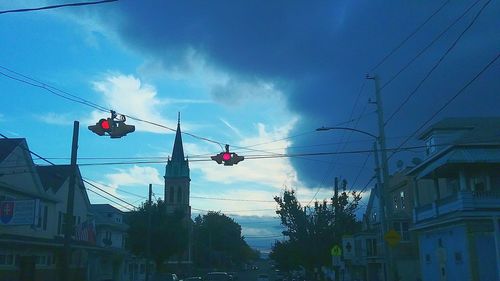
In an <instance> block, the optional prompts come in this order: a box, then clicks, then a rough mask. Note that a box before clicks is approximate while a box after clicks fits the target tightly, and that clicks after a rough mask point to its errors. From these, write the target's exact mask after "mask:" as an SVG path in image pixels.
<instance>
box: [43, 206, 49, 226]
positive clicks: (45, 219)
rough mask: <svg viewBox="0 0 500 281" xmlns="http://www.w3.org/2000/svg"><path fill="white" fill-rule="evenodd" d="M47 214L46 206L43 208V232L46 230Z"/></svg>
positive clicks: (47, 208)
mask: <svg viewBox="0 0 500 281" xmlns="http://www.w3.org/2000/svg"><path fill="white" fill-rule="evenodd" d="M48 212H49V207H48V206H44V207H43V224H42V229H43V230H47V219H48Z"/></svg>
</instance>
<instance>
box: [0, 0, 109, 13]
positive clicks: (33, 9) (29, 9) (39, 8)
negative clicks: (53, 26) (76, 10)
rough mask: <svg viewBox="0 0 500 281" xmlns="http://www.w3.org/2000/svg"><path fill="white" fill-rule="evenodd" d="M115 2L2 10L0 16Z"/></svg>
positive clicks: (105, 0)
mask: <svg viewBox="0 0 500 281" xmlns="http://www.w3.org/2000/svg"><path fill="white" fill-rule="evenodd" d="M116 1H118V0H102V1H94V2H78V3H67V4H60V5H51V6H43V7H37V8H25V9H15V10H4V11H0V14H7V13H21V12H33V11H40V10H50V9H56V8H63V7H78V6H88V5H97V4H104V3H110V2H116Z"/></svg>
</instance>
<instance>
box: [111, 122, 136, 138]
mask: <svg viewBox="0 0 500 281" xmlns="http://www.w3.org/2000/svg"><path fill="white" fill-rule="evenodd" d="M134 131H135V126H134V125H127V124H125V123H124V122H119V123H115V127H114V128H113V129H112V130H111V132H109V135H110V137H111V138H112V139H116V138H121V137H123V136H126V135H127V134H128V133H132V132H134Z"/></svg>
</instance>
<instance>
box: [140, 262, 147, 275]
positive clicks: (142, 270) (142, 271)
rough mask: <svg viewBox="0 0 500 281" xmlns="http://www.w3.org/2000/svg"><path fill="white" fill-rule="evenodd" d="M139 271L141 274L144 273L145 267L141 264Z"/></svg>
mask: <svg viewBox="0 0 500 281" xmlns="http://www.w3.org/2000/svg"><path fill="white" fill-rule="evenodd" d="M140 271H141V274H144V271H146V267H145V266H144V264H143V263H142V264H141V269H140Z"/></svg>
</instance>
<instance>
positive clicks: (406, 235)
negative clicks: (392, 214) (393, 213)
mask: <svg viewBox="0 0 500 281" xmlns="http://www.w3.org/2000/svg"><path fill="white" fill-rule="evenodd" d="M393 227H394V230H395V231H396V232H397V233H399V235H400V236H401V241H410V232H409V231H408V223H407V222H395V223H393Z"/></svg>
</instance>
